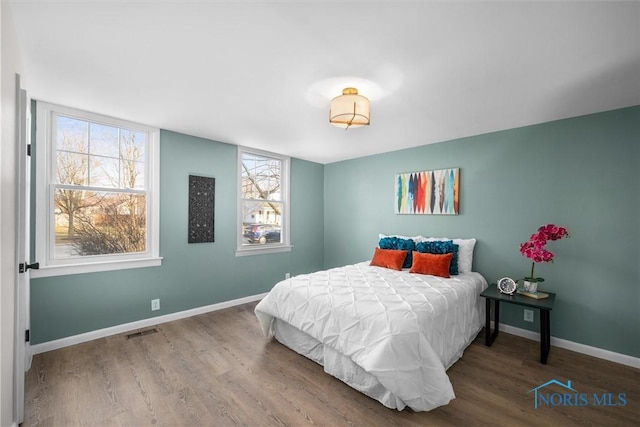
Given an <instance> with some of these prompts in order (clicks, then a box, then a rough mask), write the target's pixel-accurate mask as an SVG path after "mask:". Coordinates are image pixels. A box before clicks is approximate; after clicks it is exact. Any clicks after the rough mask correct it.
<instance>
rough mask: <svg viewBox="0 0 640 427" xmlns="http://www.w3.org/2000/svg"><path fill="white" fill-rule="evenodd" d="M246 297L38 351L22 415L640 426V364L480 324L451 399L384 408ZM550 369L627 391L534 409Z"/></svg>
mask: <svg viewBox="0 0 640 427" xmlns="http://www.w3.org/2000/svg"><path fill="white" fill-rule="evenodd" d="M254 307H255V303H251V304H245V305H242V306H238V307H233V308H229V309H226V310H221V311H217V312H213V313H208V314H203V315H199V316H195V317H191V318H188V319H183V320H178V321H175V322H171V323H164V324H161V325H158V329H159V332H158V333H155V334H150V335H144V336H140V337H137V338H132V339H127V338H126V334H121V335H115V336H112V337H108V338H102V339H98V340H95V341H92V342H88V343H84V344H79V345H75V346H72V347H67V348H63V349H59V350H55V351H51V352H48V353H43V354H38V355H36V356H35V357H34V359H33V364H32V367H31V370H30V371H29V372H28V373H27V377H26V403H25V421H24V423H23V424H22V425H23V426H25V427H26V426H198V425H203V426H234V425H244V426H424V425H434V426H481V425H488V426H489V425H490V426H518V425H523V426H551V425H558V426H571V425H590V426H627V425H628V426H632V425H634V426H638V425H640V424H639V421H640V370H638V369H634V368H630V367H626V366H623V365H618V364H615V363H612V362H607V361H604V360H601V359H596V358H593V357H589V356H585V355H581V354H578V353H574V352H571V351H568V350H563V349H559V348H555V347H552V349H551V353H550V355H549V363H548V364H547V365H541V364H540V363H539V362H538V359H539V357H540V356H539V344H538V343H537V342H534V341H531V340H527V339H524V338H520V337H516V336H514V335H509V334H505V333H501V334H500V336H499V337H498V338H497V339H496V341H495V343H494V344H493V346H492V347H485V345H484V335H483V334H484V333H483V332H481V333H480V335H479V336H478V337H477V338H476V340H475V341H474V342H473V343H472V344H471V346H469V348H468V349H467V350H466V351H465V354H464V356H463V358H462V359H461V360H459V361H458V362H457V363H456V364H455V365H454V366H453V367H452V368H451V369H450V370H449V371H448V374H449V377H450V379H451V382H452V384H453V388H454V391H455V393H456V399H455V400H453V401H452V402H451V403H450V404H449V405H446V406H443V407H440V408H437V409H435V410H433V411H431V412H418V413H416V412H413V411H410V410H407V409H405V410H404V411H397V410H392V409H387V408H385V407H384V406H382V405H381V404H380V403H378V402H377V401H375V400H373V399H370V398H368V397H366V396H364V395H363V394H361V393H359V392H357V391H355V390H353V389H352V388H350V387H348V386H347V385H345V384H343V383H342V382H341V381H339V380H337V379H335V378H333V377H331V376H329V375H327V374H325V373H324V371H323V369H322V367H321V366H319V365H317V364H315V363H314V362H312V361H310V360H308V359H306V358H305V357H303V356H300V355H298V354H297V353H295V352H293V351H291V350H289V349H287V348H286V347H284V346H282V345H281V344H279V343H278V342H276V341H274V340H267V339H265V338H264V336H263V335H262V332H261V330H260V328H259V325H258V321H257V319H256V318H255V316H254V314H253V309H254ZM550 379H556V380H558V381H562V382H563V383H566V381H567V380H571V381H572V386H573V388H575V389H576V390H578V391H579V392H581V393H588V395H589V396H591V395H592V394H593V393H598V395H602V393H606V392H611V393H613V395H614V397H617V394H618V393H625V394H626V405H625V406H609V407H605V406H594V405H592V404H589V405H587V406H543V407H539V408H538V409H535V408H534V401H533V393H529V391H530V390H532V389H533V388H535V387H538V386H539V385H541V384H543V383H545V382H547V381H549V380H550ZM551 387H557V386H551ZM551 391H553V392H559V393H562V392H563V390H562V389H557V388H556V389H553V390H551ZM614 402H615V401H614ZM589 403H591V402H589Z"/></svg>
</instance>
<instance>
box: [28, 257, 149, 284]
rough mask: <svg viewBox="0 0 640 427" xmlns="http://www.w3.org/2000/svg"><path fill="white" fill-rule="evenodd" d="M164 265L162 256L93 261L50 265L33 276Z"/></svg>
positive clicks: (33, 273)
mask: <svg viewBox="0 0 640 427" xmlns="http://www.w3.org/2000/svg"><path fill="white" fill-rule="evenodd" d="M159 265H162V257H157V258H143V259H131V260H126V261H123V260H119V261H106V262H93V263H87V264H66V265H49V266H46V267H40V269H39V270H31V278H33V279H38V278H41V277H53V276H65V275H68V274H83V273H98V272H101V271H113V270H126V269H129V268H144V267H157V266H159Z"/></svg>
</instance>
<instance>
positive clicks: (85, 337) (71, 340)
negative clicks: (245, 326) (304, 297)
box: [31, 293, 267, 354]
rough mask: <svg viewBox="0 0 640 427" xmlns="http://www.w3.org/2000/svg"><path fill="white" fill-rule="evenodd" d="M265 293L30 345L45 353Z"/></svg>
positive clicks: (231, 303) (180, 317)
mask: <svg viewBox="0 0 640 427" xmlns="http://www.w3.org/2000/svg"><path fill="white" fill-rule="evenodd" d="M266 295H267V293H264V294H259V295H252V296H248V297H244V298H238V299H234V300H231V301H225V302H220V303H217V304H212V305H207V306H204V307H198V308H193V309H191V310H185V311H179V312H177V313H170V314H165V315H163V316H158V317H151V318H149V319H143V320H138V321H136V322H131V323H125V324H122V325H117V326H112V327H110V328H104V329H99V330H97V331H91V332H87V333H84V334H79V335H73V336H71V337H65V338H60V339H58V340H54V341H47V342H43V343H40V344H35V345H32V346H31V350H32V351H33V354H39V353H45V352H47V351H51V350H57V349H59V348H63V347H68V346H71V345H75V344H80V343H83V342H87V341H92V340H95V339H98V338H104V337H108V336H111V335H117V334H121V333H123V332H130V331H134V330H136V329H142V328H148V327H150V326H155V325H159V324H161V323H166V322H172V321H174V320H179V319H185V318H187V317H191V316H196V315H198V314H204V313H209V312H211V311H217V310H222V309H225V308H229V307H234V306H236V305H242V304H246V303H249V302H254V301H259V300H261V299H262V298H264V297H265V296H266Z"/></svg>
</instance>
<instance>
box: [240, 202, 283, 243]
mask: <svg viewBox="0 0 640 427" xmlns="http://www.w3.org/2000/svg"><path fill="white" fill-rule="evenodd" d="M242 237H243V245H265V244H270V243H271V244H273V243H281V242H282V204H281V203H278V202H254V201H246V200H245V201H243V202H242Z"/></svg>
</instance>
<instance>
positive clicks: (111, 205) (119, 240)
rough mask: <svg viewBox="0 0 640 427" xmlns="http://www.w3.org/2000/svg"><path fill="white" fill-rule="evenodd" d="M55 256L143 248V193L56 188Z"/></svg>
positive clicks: (138, 250) (102, 253) (120, 251)
mask: <svg viewBox="0 0 640 427" xmlns="http://www.w3.org/2000/svg"><path fill="white" fill-rule="evenodd" d="M54 225H55V255H54V258H57V259H60V258H71V257H78V256H90V255H105V254H122V253H138V252H145V251H146V196H144V195H140V194H123V193H110V192H94V191H81V190H65V189H57V190H56V191H55V211H54Z"/></svg>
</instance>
